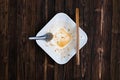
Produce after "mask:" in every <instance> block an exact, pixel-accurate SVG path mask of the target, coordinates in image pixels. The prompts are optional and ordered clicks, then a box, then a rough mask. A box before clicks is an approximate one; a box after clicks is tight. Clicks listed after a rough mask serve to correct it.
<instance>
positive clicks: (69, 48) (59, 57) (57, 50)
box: [36, 13, 87, 64]
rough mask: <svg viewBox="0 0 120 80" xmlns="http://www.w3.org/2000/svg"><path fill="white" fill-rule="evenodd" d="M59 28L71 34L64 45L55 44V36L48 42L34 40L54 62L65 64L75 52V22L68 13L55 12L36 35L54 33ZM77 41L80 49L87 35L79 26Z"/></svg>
mask: <svg viewBox="0 0 120 80" xmlns="http://www.w3.org/2000/svg"><path fill="white" fill-rule="evenodd" d="M61 28H63V29H65V31H66V32H67V33H68V34H70V35H71V38H70V40H69V42H68V43H67V44H66V45H65V46H64V47H60V46H58V45H57V44H56V41H55V37H53V39H52V40H51V41H49V42H46V41H43V40H36V42H37V44H38V45H39V46H40V47H41V48H42V49H43V50H44V51H45V52H46V53H47V54H48V55H49V56H50V57H51V58H52V59H53V60H54V61H55V62H56V63H58V64H65V63H67V62H68V61H69V60H70V59H71V58H72V57H73V56H74V55H75V54H76V24H75V22H74V21H73V20H72V19H71V18H70V17H69V16H68V15H66V14H65V13H58V14H56V15H55V16H54V17H53V18H52V19H51V20H50V21H49V22H48V23H47V24H46V25H45V26H44V27H43V28H42V29H41V30H40V31H39V32H38V33H37V35H36V36H41V35H43V34H45V33H48V32H51V33H52V34H53V35H55V34H56V33H57V32H58V31H59V30H60V29H61ZM79 42H80V43H79V47H80V49H81V48H82V47H83V46H84V45H85V44H86V42H87V35H86V33H85V32H84V31H83V30H82V29H81V28H79Z"/></svg>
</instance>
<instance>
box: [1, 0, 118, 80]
mask: <svg viewBox="0 0 120 80" xmlns="http://www.w3.org/2000/svg"><path fill="white" fill-rule="evenodd" d="M119 3H120V1H119V0H69V1H68V0H12V1H11V0H0V80H120V55H119V53H120V49H119V46H120V22H119V21H120V13H119V12H120V5H119ZM76 7H79V9H80V20H81V22H80V23H81V24H83V26H81V28H82V29H83V30H84V31H85V32H86V33H87V35H88V42H87V44H86V45H85V46H84V47H83V48H82V49H81V50H80V53H81V54H80V65H79V66H76V62H75V56H74V57H73V58H72V59H71V60H70V61H69V62H68V63H67V64H64V65H59V64H57V63H55V62H54V61H53V60H52V59H51V58H50V57H49V56H48V55H46V53H45V52H44V51H43V50H42V49H41V48H40V47H39V46H38V45H37V44H36V42H35V41H29V40H28V37H29V36H35V35H36V34H37V32H38V31H39V30H41V29H42V28H43V27H44V26H45V24H46V23H47V22H48V21H49V20H50V19H51V18H52V17H53V16H54V15H55V14H56V13H58V12H65V13H66V14H68V15H69V16H70V17H71V18H72V19H73V20H74V21H75V8H76ZM46 61H47V63H46ZM45 69H46V71H45Z"/></svg>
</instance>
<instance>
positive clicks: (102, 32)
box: [92, 0, 112, 80]
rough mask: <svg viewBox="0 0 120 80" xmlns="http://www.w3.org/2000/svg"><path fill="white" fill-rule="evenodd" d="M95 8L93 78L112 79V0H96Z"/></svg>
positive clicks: (98, 79)
mask: <svg viewBox="0 0 120 80" xmlns="http://www.w3.org/2000/svg"><path fill="white" fill-rule="evenodd" d="M94 8H95V14H94V16H95V17H94V19H93V20H94V21H95V22H94V23H95V33H94V39H93V41H94V42H93V47H94V49H93V52H92V80H110V77H109V76H110V55H111V51H110V50H111V47H110V46H111V28H112V0H104V1H103V0H95V1H94Z"/></svg>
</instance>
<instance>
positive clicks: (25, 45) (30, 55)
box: [17, 0, 36, 80]
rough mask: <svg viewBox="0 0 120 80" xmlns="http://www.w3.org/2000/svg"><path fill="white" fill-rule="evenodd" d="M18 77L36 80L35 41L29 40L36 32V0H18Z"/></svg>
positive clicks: (25, 79)
mask: <svg viewBox="0 0 120 80" xmlns="http://www.w3.org/2000/svg"><path fill="white" fill-rule="evenodd" d="M17 9H18V10H17V26H18V36H19V37H18V46H17V47H18V56H17V79H18V80H35V75H36V74H35V46H34V45H35V43H32V42H31V41H29V40H28V37H29V36H30V35H31V34H34V33H35V20H36V16H35V1H32V0H31V1H28V0H22V1H21V0H18V4H17Z"/></svg>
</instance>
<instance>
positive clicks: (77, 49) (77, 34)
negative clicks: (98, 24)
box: [76, 8, 80, 65]
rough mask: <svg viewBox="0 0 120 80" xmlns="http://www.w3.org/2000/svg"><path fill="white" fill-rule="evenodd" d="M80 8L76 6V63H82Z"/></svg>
mask: <svg viewBox="0 0 120 80" xmlns="http://www.w3.org/2000/svg"><path fill="white" fill-rule="evenodd" d="M79 22H80V21H79V8H76V63H77V65H80V53H79V25H80V24H79Z"/></svg>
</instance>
